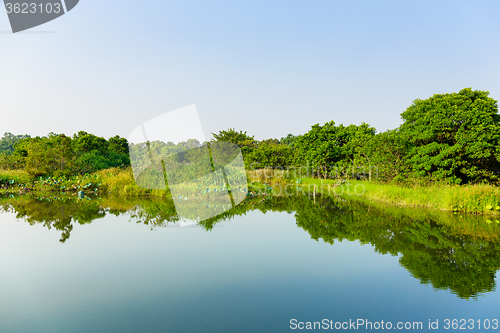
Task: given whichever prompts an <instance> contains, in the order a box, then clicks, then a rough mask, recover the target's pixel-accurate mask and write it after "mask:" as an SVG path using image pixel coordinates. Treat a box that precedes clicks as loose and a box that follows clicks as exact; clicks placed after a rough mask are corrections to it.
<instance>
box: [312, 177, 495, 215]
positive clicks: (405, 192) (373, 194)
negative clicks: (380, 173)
mask: <svg viewBox="0 0 500 333" xmlns="http://www.w3.org/2000/svg"><path fill="white" fill-rule="evenodd" d="M304 183H305V185H304V186H305V187H307V190H309V191H311V190H313V188H314V186H316V191H317V192H321V193H330V194H335V195H340V196H343V197H349V198H350V199H353V200H359V199H362V200H365V201H366V200H368V201H376V202H381V203H387V204H391V205H397V206H407V207H426V208H432V209H439V210H446V211H452V212H462V213H469V214H488V215H500V188H498V187H496V186H492V185H433V186H412V187H404V186H399V185H394V184H384V183H376V182H368V181H348V182H346V183H344V184H342V185H338V181H334V180H320V179H312V178H307V179H304Z"/></svg>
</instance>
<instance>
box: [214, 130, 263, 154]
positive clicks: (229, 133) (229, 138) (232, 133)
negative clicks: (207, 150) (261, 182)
mask: <svg viewBox="0 0 500 333" xmlns="http://www.w3.org/2000/svg"><path fill="white" fill-rule="evenodd" d="M212 136H213V139H212V141H220V142H230V143H233V144H235V145H238V146H239V147H240V148H241V152H242V154H243V156H244V157H245V156H246V155H248V154H250V153H251V152H252V151H253V150H254V149H255V148H257V142H256V141H255V139H254V137H253V136H249V135H248V134H247V132H246V131H245V132H243V131H240V132H237V131H236V130H235V129H234V128H230V129H228V130H222V131H219V133H218V134H216V133H212Z"/></svg>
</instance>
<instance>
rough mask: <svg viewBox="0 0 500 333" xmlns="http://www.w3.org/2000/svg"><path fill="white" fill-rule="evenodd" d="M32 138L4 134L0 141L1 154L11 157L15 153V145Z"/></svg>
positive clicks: (8, 133)
mask: <svg viewBox="0 0 500 333" xmlns="http://www.w3.org/2000/svg"><path fill="white" fill-rule="evenodd" d="M29 137H30V136H29V135H27V134H25V135H14V134H12V133H10V132H6V133H4V135H3V137H2V138H1V139H0V154H5V155H10V154H12V153H13V152H14V144H15V143H16V142H18V141H21V140H22V139H25V138H29Z"/></svg>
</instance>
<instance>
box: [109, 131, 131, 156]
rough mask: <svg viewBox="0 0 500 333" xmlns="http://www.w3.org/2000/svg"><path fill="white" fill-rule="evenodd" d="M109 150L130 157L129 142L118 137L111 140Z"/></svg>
mask: <svg viewBox="0 0 500 333" xmlns="http://www.w3.org/2000/svg"><path fill="white" fill-rule="evenodd" d="M108 142H109V150H110V151H114V152H116V153H118V154H126V155H128V141H127V139H125V138H122V137H120V136H118V135H116V136H113V137H111V138H109V140H108Z"/></svg>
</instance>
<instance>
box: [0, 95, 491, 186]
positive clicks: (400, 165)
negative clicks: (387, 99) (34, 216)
mask: <svg viewBox="0 0 500 333" xmlns="http://www.w3.org/2000/svg"><path fill="white" fill-rule="evenodd" d="M401 118H402V120H403V124H402V125H401V126H399V127H398V128H396V129H393V130H388V131H385V132H381V133H377V131H376V130H375V128H373V127H371V126H370V125H369V124H366V123H361V124H360V125H348V126H344V125H343V124H340V125H337V124H336V123H335V122H334V121H330V122H327V123H325V124H323V125H320V124H316V125H313V126H312V127H311V129H310V130H309V131H308V132H307V133H304V134H302V135H293V134H289V135H287V136H286V137H283V138H281V139H267V140H262V141H258V140H255V139H254V136H250V135H249V134H247V132H243V131H236V130H235V129H228V130H223V131H220V132H219V133H212V134H213V139H212V141H219V142H231V143H233V144H236V145H238V146H239V147H240V148H241V151H242V154H243V157H244V160H245V165H246V168H247V169H259V168H266V167H269V168H283V169H295V170H299V171H300V173H301V174H302V175H304V173H306V174H307V175H310V176H311V175H312V176H317V177H321V178H337V177H341V178H352V177H355V178H366V179H369V180H371V179H377V180H381V181H395V182H444V183H449V184H465V183H498V182H499V180H500V179H499V176H500V115H499V113H498V104H497V101H496V100H494V99H493V98H491V97H489V92H487V91H480V90H472V89H471V88H466V89H463V90H461V91H459V92H458V93H448V94H435V95H433V96H431V97H430V98H428V99H425V100H421V99H417V100H415V101H413V103H412V104H411V105H410V106H409V107H408V108H407V109H406V110H405V111H404V112H403V113H401ZM151 147H152V146H151ZM167 148H169V147H167ZM197 148H199V147H198V146H197ZM165 149H166V148H165ZM169 149H170V148H169ZM128 166H130V156H129V145H128V142H127V140H126V139H125V138H121V137H119V136H115V137H112V138H110V139H108V140H106V139H105V138H102V137H98V136H95V135H93V134H89V133H87V132H83V131H82V132H79V133H78V134H75V135H74V136H73V137H68V136H65V135H64V134H54V133H50V134H49V135H48V136H46V137H35V138H31V137H29V136H28V135H20V136H16V135H13V134H11V133H6V134H5V135H4V137H3V138H2V139H1V140H0V168H4V169H25V170H26V171H28V172H29V173H30V174H32V175H70V174H75V173H85V172H94V171H97V170H100V169H104V168H110V167H128Z"/></svg>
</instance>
